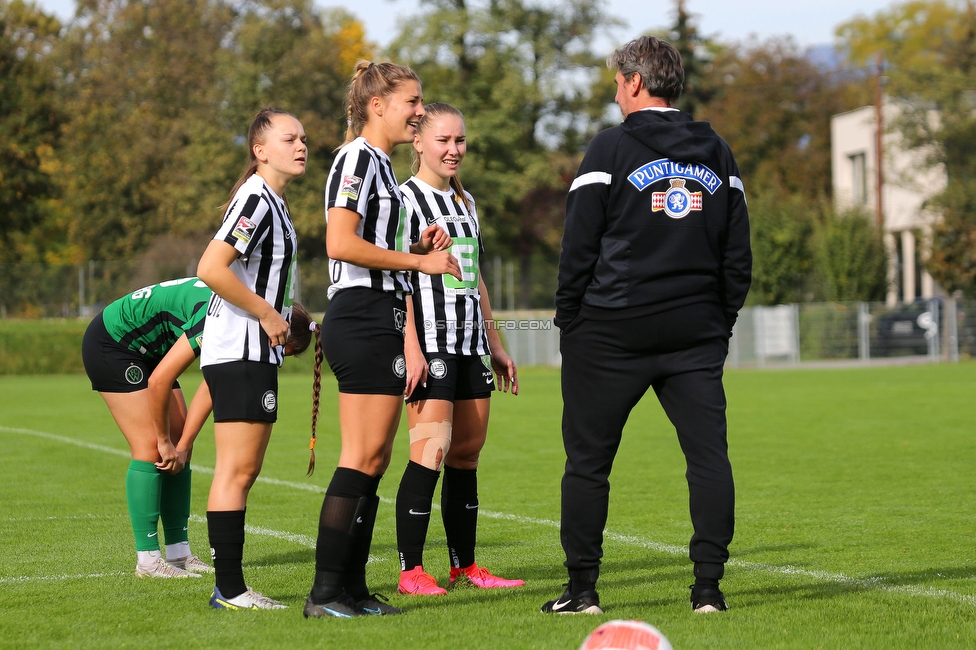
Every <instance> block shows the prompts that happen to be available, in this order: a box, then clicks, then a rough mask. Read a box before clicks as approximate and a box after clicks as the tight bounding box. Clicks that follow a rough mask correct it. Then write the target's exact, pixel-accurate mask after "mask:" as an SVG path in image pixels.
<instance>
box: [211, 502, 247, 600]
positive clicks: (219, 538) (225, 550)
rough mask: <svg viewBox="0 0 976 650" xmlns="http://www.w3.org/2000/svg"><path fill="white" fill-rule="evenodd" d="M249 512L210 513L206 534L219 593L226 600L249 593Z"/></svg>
mask: <svg viewBox="0 0 976 650" xmlns="http://www.w3.org/2000/svg"><path fill="white" fill-rule="evenodd" d="M245 512H246V510H208V511H207V532H208V533H209V535H210V555H211V557H213V564H214V573H215V574H216V581H217V589H219V590H220V593H221V594H222V595H223V596H224V598H234V597H236V596H240V595H241V594H243V593H244V592H245V591H247V585H246V584H245V583H244V569H243V568H242V566H241V560H242V559H243V558H244V513H245Z"/></svg>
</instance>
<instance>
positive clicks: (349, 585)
mask: <svg viewBox="0 0 976 650" xmlns="http://www.w3.org/2000/svg"><path fill="white" fill-rule="evenodd" d="M382 478H383V476H382V475H380V476H374V477H373V479H372V482H371V485H370V492H369V494H367V495H366V496H367V498H368V500H367V502H366V506H365V509H364V510H363V523H362V524H360V525H359V531H358V533H357V535H356V538H355V539H354V540H353V543H352V550H351V551H350V552H349V561H348V562H347V563H346V570H345V572H344V573H343V574H342V582H343V585H344V586H345V589H346V593H348V594H349V595H350V596H352V597H353V598H354V599H355V600H357V601H358V600H365V599H366V598H369V595H370V594H369V587H368V586H367V585H366V563H367V562H369V547H370V546H371V545H372V542H373V527H374V526H375V524H376V511H377V509H378V508H379V505H380V498H379V497H378V496H376V489H377V488H378V487H379V484H380V479H382Z"/></svg>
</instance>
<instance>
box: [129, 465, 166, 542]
mask: <svg viewBox="0 0 976 650" xmlns="http://www.w3.org/2000/svg"><path fill="white" fill-rule="evenodd" d="M161 486H162V477H161V476H160V473H159V470H158V469H157V468H156V465H155V464H154V463H150V462H147V461H144V460H132V461H130V462H129V470H128V471H127V472H126V473H125V500H126V502H127V503H128V505H129V519H130V520H131V521H132V533H133V535H134V536H135V539H136V550H137V551H158V550H159V531H158V525H159V495H160V490H161Z"/></svg>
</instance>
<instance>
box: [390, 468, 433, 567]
mask: <svg viewBox="0 0 976 650" xmlns="http://www.w3.org/2000/svg"><path fill="white" fill-rule="evenodd" d="M440 475H441V473H440V472H438V471H437V470H433V469H430V468H427V467H424V466H423V465H421V464H420V463H415V462H414V461H412V460H411V461H407V468H406V469H405V470H404V471H403V478H401V479H400V489H399V490H397V497H396V533H397V550H398V551H399V552H400V570H401V571H410V570H411V569H413V568H415V567H418V566H421V565H422V564H423V563H424V542H425V541H427V528H428V527H429V526H430V510H431V505H432V503H433V501H434V489H435V488H436V487H437V479H438V478H440Z"/></svg>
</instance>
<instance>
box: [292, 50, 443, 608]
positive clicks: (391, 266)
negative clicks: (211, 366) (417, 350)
mask: <svg viewBox="0 0 976 650" xmlns="http://www.w3.org/2000/svg"><path fill="white" fill-rule="evenodd" d="M347 106H348V109H347V110H348V122H349V128H348V130H347V132H346V144H344V145H343V146H342V148H340V149H339V151H338V153H337V155H336V158H335V161H334V162H333V164H332V169H331V171H330V172H329V178H328V181H327V183H326V195H325V200H326V206H325V207H326V219H327V221H328V230H327V232H326V246H327V249H328V253H329V258H330V272H331V275H332V286H330V287H329V298H330V300H331V302H330V304H329V309H328V311H327V312H326V315H325V319H324V322H323V323H322V326H321V338H322V345H323V350H324V353H325V358H326V359H327V360H328V362H329V366H330V367H331V368H332V371H333V373H334V374H335V376H336V379H337V380H338V383H339V429H340V435H341V440H342V448H341V451H340V454H339V466H338V467H337V468H336V470H335V473H334V474H333V476H332V479H331V481H330V482H329V487H328V489H327V490H326V494H325V499H324V501H323V502H322V509H321V512H320V515H319V530H318V539H317V542H316V549H315V579H314V583H313V585H312V589H311V593H310V594H309V596H308V599H307V601H306V603H305V609H304V614H305V616H306V617H315V618H322V617H338V618H348V617H352V616H363V615H367V614H398V613H399V612H400V610H399V609H397V608H395V607H392V606H390V605H388V604H387V603H386V602H385V599H384V598H382V597H380V596H379V595H378V594H371V593H370V591H369V588H368V587H367V584H366V561H367V560H368V558H369V547H370V544H371V542H372V538H373V525H374V523H375V521H376V509H377V507H378V505H379V497H378V496H376V490H377V487H378V486H379V482H380V479H381V478H382V476H383V473H384V472H385V471H386V468H387V467H388V466H389V464H390V454H391V452H392V448H393V437H394V435H395V434H396V429H397V425H398V424H399V421H400V412H401V410H402V408H403V395H404V391H405V390H408V389H409V385H410V383H411V381H412V382H413V383H416V382H417V381H418V377H416V376H415V374H416V373H418V372H419V373H422V372H423V371H424V367H423V366H419V367H414V368H410V367H408V366H407V364H406V362H405V360H404V356H403V328H404V325H405V323H406V319H407V312H406V304H405V297H406V296H407V294H409V293H410V291H411V285H410V278H409V274H408V273H407V271H412V270H421V271H424V272H425V273H431V274H442V273H450V274H452V275H454V276H456V277H458V278H460V277H461V273H460V268H459V266H458V263H457V260H455V259H454V258H453V257H452V256H451V254H450V253H448V252H447V251H444V250H440V249H443V248H445V247H447V246H450V244H451V241H450V238H449V237H448V236H447V233H445V232H444V230H443V229H441V228H438V227H436V226H434V227H430V228H427V229H426V230H424V232H423V233H421V234H420V236H419V237H418V238H417V243H415V244H413V245H410V237H409V233H408V232H407V230H406V227H407V224H406V221H405V219H404V215H403V207H402V203H403V202H402V199H401V196H400V190H399V187H398V184H397V180H396V177H395V176H394V174H393V167H392V165H391V163H390V154H391V153H392V151H393V148H394V147H396V145H398V144H405V143H408V142H412V141H413V136H414V131H415V127H416V123H417V120H419V119H420V118H421V117H422V116H423V114H424V107H423V94H422V92H421V87H420V80H419V79H418V78H417V75H416V74H415V73H414V72H413V71H412V70H411V69H410V68H407V67H404V66H400V65H397V64H395V63H370V62H368V61H360V62H359V63H358V64H357V66H356V71H355V73H354V75H353V78H352V81H351V82H350V85H349V93H348V96H347Z"/></svg>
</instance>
